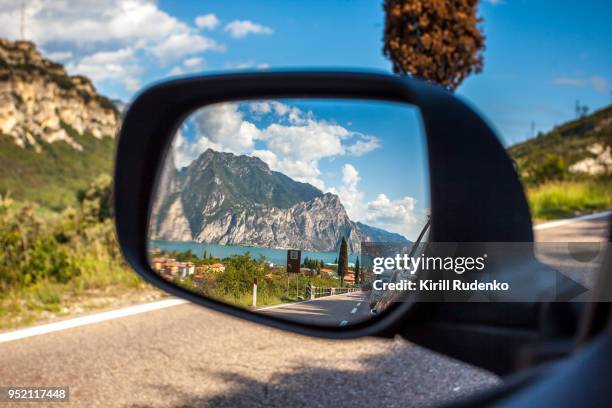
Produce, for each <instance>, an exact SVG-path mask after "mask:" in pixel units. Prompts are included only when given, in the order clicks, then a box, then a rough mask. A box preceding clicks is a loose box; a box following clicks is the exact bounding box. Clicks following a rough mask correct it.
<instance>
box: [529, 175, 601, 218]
mask: <svg viewBox="0 0 612 408" xmlns="http://www.w3.org/2000/svg"><path fill="white" fill-rule="evenodd" d="M527 199H528V201H529V206H530V208H531V214H532V217H533V218H535V219H536V220H550V219H558V218H567V217H572V216H576V215H581V214H586V213H591V212H595V211H601V210H607V209H610V208H612V180H610V179H608V180H603V181H599V180H584V181H553V182H548V183H546V184H541V185H539V186H535V187H529V188H527Z"/></svg>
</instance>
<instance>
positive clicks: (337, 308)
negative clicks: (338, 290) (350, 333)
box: [258, 292, 370, 327]
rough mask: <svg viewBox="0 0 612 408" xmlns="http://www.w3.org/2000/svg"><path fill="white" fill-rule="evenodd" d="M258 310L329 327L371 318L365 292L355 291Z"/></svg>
mask: <svg viewBox="0 0 612 408" xmlns="http://www.w3.org/2000/svg"><path fill="white" fill-rule="evenodd" d="M258 312H259V313H262V314H266V315H272V316H276V317H280V318H283V319H287V320H291V321H299V322H301V323H306V324H316V325H319V326H327V327H330V326H347V325H350V324H355V323H360V322H363V321H364V320H367V319H369V318H370V316H369V312H370V311H369V303H368V301H367V300H366V294H365V293H364V292H353V293H347V294H344V295H335V296H327V297H322V298H318V299H314V300H307V301H304V302H299V303H293V304H288V305H282V306H273V307H269V308H263V309H259V310H258Z"/></svg>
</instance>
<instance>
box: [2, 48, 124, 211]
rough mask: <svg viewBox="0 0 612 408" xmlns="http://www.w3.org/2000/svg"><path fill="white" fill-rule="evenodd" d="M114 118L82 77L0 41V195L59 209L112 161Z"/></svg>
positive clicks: (108, 103) (107, 102) (110, 105)
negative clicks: (71, 74) (33, 201)
mask: <svg viewBox="0 0 612 408" xmlns="http://www.w3.org/2000/svg"><path fill="white" fill-rule="evenodd" d="M119 121H120V115H119V111H118V109H117V108H116V106H115V104H114V103H113V102H112V101H110V100H109V99H107V98H105V97H103V96H101V95H99V94H98V93H97V91H96V89H95V87H94V86H93V84H92V83H91V81H90V80H89V79H88V78H85V77H83V76H70V75H68V74H67V73H66V71H65V69H64V67H63V66H62V65H61V64H57V63H55V62H53V61H50V60H48V59H46V58H44V57H43V56H42V55H41V54H40V52H39V51H38V50H37V49H36V46H35V45H34V44H33V43H31V42H28V41H15V42H12V41H8V40H4V39H0V160H1V161H2V169H1V170H0V194H11V195H12V196H13V197H14V198H17V199H32V200H35V201H39V202H40V203H41V204H44V205H47V206H50V207H57V208H61V207H63V206H65V205H69V204H71V203H72V202H73V201H74V196H75V193H76V190H78V189H80V188H83V187H85V186H86V185H87V183H88V182H89V181H91V179H93V178H94V177H96V176H97V175H99V174H100V173H108V172H109V171H110V168H111V164H112V154H113V153H112V152H113V147H114V135H115V133H116V131H117V128H118V126H119Z"/></svg>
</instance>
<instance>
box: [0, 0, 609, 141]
mask: <svg viewBox="0 0 612 408" xmlns="http://www.w3.org/2000/svg"><path fill="white" fill-rule="evenodd" d="M480 15H481V16H482V17H483V19H484V22H483V27H484V32H485V35H486V37H487V39H486V47H487V49H486V51H485V66H484V72H483V73H482V74H480V75H475V76H472V77H470V78H469V79H467V80H466V81H465V83H464V85H463V86H462V87H461V88H460V89H459V91H458V94H459V95H461V96H463V97H465V98H466V99H468V100H469V101H470V102H471V103H473V104H474V105H475V106H476V107H477V108H478V109H479V110H480V111H481V112H483V114H484V115H485V116H486V117H487V118H488V119H489V120H490V122H491V123H492V124H493V125H494V126H495V127H496V128H497V129H498V130H499V132H500V136H501V138H502V140H503V141H504V142H505V143H506V144H509V143H515V142H517V141H521V140H524V139H525V138H526V137H528V136H529V135H531V134H532V123H533V124H534V130H535V132H537V131H540V130H541V131H545V130H548V129H550V128H551V127H553V126H554V125H555V124H560V123H562V122H564V121H566V120H568V119H571V118H572V117H574V106H575V102H576V100H579V101H580V102H581V103H582V104H585V105H587V106H588V107H589V108H590V109H591V110H594V109H597V108H601V107H603V106H605V105H607V104H609V103H611V102H612V93H611V92H612V88H611V82H612V41H611V40H610V39H611V38H612V24H610V20H611V19H612V2H610V1H607V0H595V1H584V2H579V3H578V2H575V1H568V0H557V1H551V0H549V1H528V0H487V1H485V0H483V1H482V2H481V5H480ZM213 16H214V17H213ZM198 17H200V19H199V20H198ZM25 20H26V29H25V37H26V38H28V39H31V40H34V41H35V42H37V43H38V44H39V46H40V47H41V48H42V49H43V50H44V52H45V53H46V54H47V55H49V56H52V57H54V58H55V59H56V60H59V61H61V62H63V63H64V64H65V65H66V66H67V68H68V70H69V71H70V72H73V73H83V74H86V75H89V76H90V77H92V78H93V79H94V81H95V83H96V85H97V86H98V87H99V89H100V90H101V91H102V92H103V93H105V94H107V95H109V96H111V97H116V98H121V99H124V100H129V99H130V98H131V96H132V95H133V94H134V92H135V90H136V89H138V88H140V87H142V86H144V85H146V84H148V83H151V82H153V81H156V80H159V79H161V78H164V77H167V76H169V75H171V74H176V73H187V72H189V71H192V72H193V71H197V72H211V71H219V70H226V69H235V68H252V69H256V68H258V67H259V68H265V67H270V68H282V67H306V68H308V67H341V68H352V67H357V68H369V69H377V70H382V71H387V72H389V70H390V64H389V62H388V61H387V60H386V59H385V58H384V57H383V55H382V52H381V49H382V32H383V23H384V15H383V11H382V1H373V0H355V1H346V0H343V1H331V0H325V1H324V0H309V1H302V2H295V1H282V0H261V1H256V2H255V1H246V0H232V1H207V2H202V1H188V0H183V1H166V0H161V1H158V2H155V1H152V0H109V1H105V2H100V1H94V0H79V1H77V0H66V1H62V2H58V1H52V0H26V19H25ZM19 21H20V2H19V1H9V0H0V36H3V37H8V38H12V39H15V38H18V37H19V36H20V34H19V32H20V30H19Z"/></svg>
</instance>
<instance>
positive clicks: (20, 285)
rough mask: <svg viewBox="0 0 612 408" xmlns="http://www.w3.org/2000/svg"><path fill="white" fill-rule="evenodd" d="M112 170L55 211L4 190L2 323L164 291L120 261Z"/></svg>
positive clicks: (0, 200)
mask: <svg viewBox="0 0 612 408" xmlns="http://www.w3.org/2000/svg"><path fill="white" fill-rule="evenodd" d="M110 194H111V190H110V177H109V176H106V175H105V176H101V177H99V178H97V179H96V180H95V181H94V182H92V183H91V184H90V186H89V187H88V188H87V189H85V190H81V191H79V193H78V195H77V198H76V199H75V201H77V202H78V205H77V206H76V207H68V208H66V209H65V210H63V211H62V212H54V211H51V210H48V209H45V208H44V207H39V206H37V205H36V204H33V203H31V202H20V201H14V200H12V199H11V198H10V197H6V196H0V246H1V247H2V251H0V330H2V329H7V328H11V327H16V326H22V325H27V324H31V323H33V322H36V321H39V320H47V319H52V318H55V317H58V316H62V315H68V314H73V313H78V312H82V311H87V310H93V309H98V308H103V307H108V306H111V305H118V304H122V303H131V302H134V301H138V300H140V299H141V298H142V299H143V300H150V299H152V298H156V297H160V296H161V293H160V292H158V291H157V290H154V289H153V288H151V287H150V286H149V285H146V284H145V283H144V282H143V281H142V280H141V279H140V278H139V277H138V276H137V275H136V274H135V273H133V272H132V271H131V270H130V268H129V267H128V266H127V265H126V264H125V262H124V261H123V259H122V257H121V254H120V251H119V246H118V244H117V241H116V239H115V232H114V227H113V223H112V206H111V195H110Z"/></svg>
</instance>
